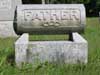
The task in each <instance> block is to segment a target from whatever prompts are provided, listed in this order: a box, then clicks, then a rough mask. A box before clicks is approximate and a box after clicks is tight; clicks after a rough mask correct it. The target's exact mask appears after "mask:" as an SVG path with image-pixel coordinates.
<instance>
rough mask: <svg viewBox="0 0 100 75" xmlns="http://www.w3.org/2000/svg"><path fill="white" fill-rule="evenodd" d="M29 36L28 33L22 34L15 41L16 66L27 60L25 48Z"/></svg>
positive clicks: (26, 47)
mask: <svg viewBox="0 0 100 75" xmlns="http://www.w3.org/2000/svg"><path fill="white" fill-rule="evenodd" d="M28 42H29V36H28V34H23V35H22V36H21V37H20V38H19V39H18V40H17V41H16V43H15V56H16V58H15V61H16V64H17V66H19V67H20V66H21V65H22V63H26V62H27V61H26V60H27V59H26V58H27V49H28Z"/></svg>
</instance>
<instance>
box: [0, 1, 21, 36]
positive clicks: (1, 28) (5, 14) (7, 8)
mask: <svg viewBox="0 0 100 75" xmlns="http://www.w3.org/2000/svg"><path fill="white" fill-rule="evenodd" d="M21 3H22V2H21V0H0V37H14V36H17V35H16V34H15V32H14V29H13V20H14V13H15V8H16V6H17V5H19V4H21Z"/></svg>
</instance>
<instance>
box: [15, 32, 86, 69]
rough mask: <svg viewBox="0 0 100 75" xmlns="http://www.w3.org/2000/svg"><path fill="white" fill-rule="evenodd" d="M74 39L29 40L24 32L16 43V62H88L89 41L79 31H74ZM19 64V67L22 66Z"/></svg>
mask: <svg viewBox="0 0 100 75" xmlns="http://www.w3.org/2000/svg"><path fill="white" fill-rule="evenodd" d="M73 40H74V41H30V42H29V41H28V34H24V35H22V36H21V38H19V40H18V41H17V42H16V43H15V52H16V53H15V54H16V64H17V65H18V66H19V65H20V66H21V63H23V62H28V63H32V64H34V63H35V62H42V63H43V62H47V61H48V62H56V63H62V64H63V63H70V64H76V63H87V62H88V61H87V60H88V43H87V41H86V40H85V39H84V38H82V37H81V36H80V35H79V34H78V33H73ZM20 66H19V67H20Z"/></svg>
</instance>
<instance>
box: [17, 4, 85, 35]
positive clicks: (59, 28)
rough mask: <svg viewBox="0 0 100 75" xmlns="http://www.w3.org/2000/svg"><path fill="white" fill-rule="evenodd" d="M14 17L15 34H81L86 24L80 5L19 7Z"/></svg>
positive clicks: (83, 9)
mask: <svg viewBox="0 0 100 75" xmlns="http://www.w3.org/2000/svg"><path fill="white" fill-rule="evenodd" d="M16 15H17V16H16V17H17V19H16V20H17V26H16V25H15V30H16V32H17V33H31V34H36V33H38V34H42V33H44V34H46V33H47V34H49V33H52V34H54V33H61V34H62V33H67V32H68V33H69V32H82V31H83V30H84V27H85V24H86V21H85V20H86V15H85V8H84V6H83V5H82V4H57V5H54V4H46V5H42V4H41V5H40V4H38V5H19V6H18V8H17V14H16ZM15 22H16V21H15Z"/></svg>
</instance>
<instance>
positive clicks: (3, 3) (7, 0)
mask: <svg viewBox="0 0 100 75" xmlns="http://www.w3.org/2000/svg"><path fill="white" fill-rule="evenodd" d="M0 9H4V10H5V9H11V0H0Z"/></svg>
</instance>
